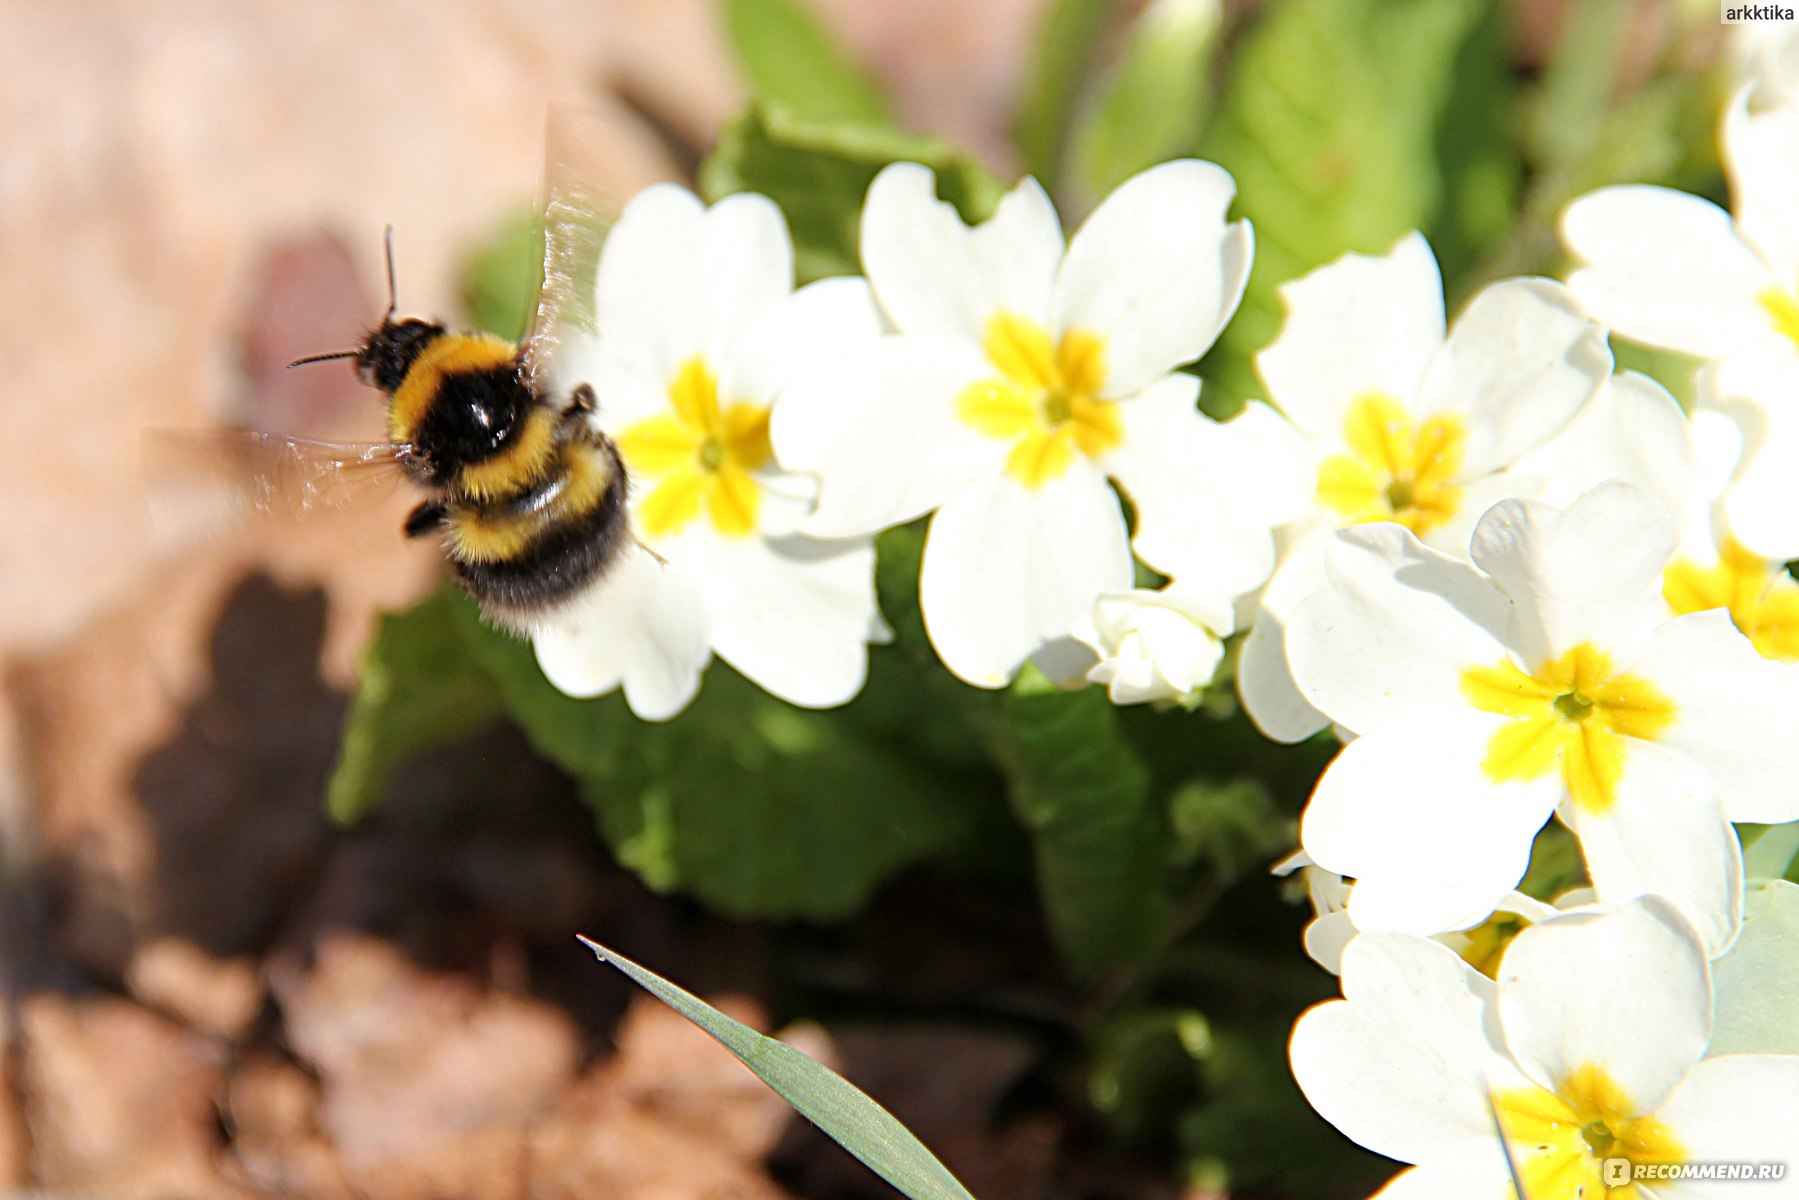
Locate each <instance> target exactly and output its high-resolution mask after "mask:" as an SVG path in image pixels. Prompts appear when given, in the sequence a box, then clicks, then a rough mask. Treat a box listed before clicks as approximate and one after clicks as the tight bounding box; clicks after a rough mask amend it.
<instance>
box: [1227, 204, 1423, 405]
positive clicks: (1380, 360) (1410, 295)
mask: <svg viewBox="0 0 1799 1200" xmlns="http://www.w3.org/2000/svg"><path fill="white" fill-rule="evenodd" d="M1280 296H1281V300H1282V301H1283V302H1284V303H1285V304H1286V307H1287V319H1286V321H1285V322H1283V323H1282V325H1281V331H1280V334H1279V336H1277V337H1276V338H1275V339H1274V341H1272V342H1270V343H1269V345H1268V348H1267V349H1265V350H1263V351H1262V352H1261V353H1260V354H1258V355H1256V370H1257V372H1258V373H1259V374H1260V375H1261V377H1262V382H1263V384H1264V385H1265V386H1266V387H1267V389H1268V399H1269V400H1270V401H1271V402H1273V403H1274V404H1275V405H1277V406H1278V407H1279V408H1280V410H1281V411H1282V412H1284V413H1286V414H1287V416H1288V417H1289V418H1291V419H1292V421H1293V423H1294V424H1295V425H1297V426H1299V427H1300V428H1301V429H1303V430H1305V431H1306V432H1307V433H1310V434H1314V435H1317V436H1321V437H1330V438H1337V439H1341V437H1342V424H1343V419H1344V416H1345V415H1346V414H1347V412H1348V410H1349V406H1350V403H1351V402H1352V401H1354V400H1355V399H1356V398H1357V397H1359V396H1364V395H1367V394H1369V393H1380V394H1382V395H1386V396H1391V397H1392V398H1394V399H1395V400H1397V401H1399V403H1401V404H1402V405H1405V406H1406V407H1407V408H1408V409H1409V408H1410V407H1411V406H1412V403H1413V399H1414V397H1415V396H1416V395H1417V393H1418V385H1419V384H1420V383H1421V382H1422V381H1423V379H1424V372H1425V369H1426V368H1427V367H1428V366H1429V365H1430V360H1431V357H1432V355H1434V354H1436V352H1437V350H1438V348H1439V347H1441V346H1442V344H1443V277H1442V275H1441V274H1439V273H1438V271H1437V260H1436V258H1435V256H1433V255H1432V254H1431V251H1430V243H1428V242H1426V241H1425V240H1424V236H1423V235H1422V234H1418V233H1410V234H1407V235H1406V236H1405V237H1403V238H1401V239H1400V241H1399V243H1398V244H1397V245H1395V246H1394V247H1393V249H1392V250H1390V251H1388V252H1387V253H1386V254H1383V255H1365V254H1345V255H1344V256H1343V257H1342V258H1339V259H1338V260H1337V261H1335V262H1333V263H1330V264H1328V265H1326V266H1322V267H1319V268H1318V269H1317V270H1315V271H1313V272H1312V273H1311V274H1309V275H1306V276H1304V277H1303V278H1300V279H1296V280H1294V281H1293V282H1291V283H1284V284H1282V285H1281V287H1280Z"/></svg>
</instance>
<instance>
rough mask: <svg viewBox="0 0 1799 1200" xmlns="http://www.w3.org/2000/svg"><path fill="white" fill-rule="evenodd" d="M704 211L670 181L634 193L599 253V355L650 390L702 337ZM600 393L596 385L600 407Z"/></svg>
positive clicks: (671, 372)
mask: <svg viewBox="0 0 1799 1200" xmlns="http://www.w3.org/2000/svg"><path fill="white" fill-rule="evenodd" d="M705 225H706V210H705V207H704V205H702V204H701V203H700V201H699V198H698V197H697V196H695V195H694V194H693V193H692V192H689V191H688V190H687V189H686V188H683V187H678V186H676V185H675V184H672V183H662V184H656V185H655V186H653V187H649V188H646V189H644V190H643V191H641V192H639V193H638V194H637V195H636V196H635V197H634V198H633V199H632V200H631V202H630V203H629V204H627V205H625V211H624V212H623V213H621V214H619V218H618V223H617V224H615V225H614V226H613V227H612V231H611V233H610V234H608V235H607V238H606V243H605V247H604V249H603V250H602V251H601V254H600V265H599V273H598V279H597V292H596V319H597V321H598V325H599V330H600V339H601V341H600V346H601V349H602V352H604V353H606V354H607V355H609V356H611V357H613V359H614V360H615V362H618V363H622V364H625V365H624V366H622V367H615V368H614V369H615V370H624V371H627V372H628V373H631V374H635V375H636V376H638V377H640V378H641V379H642V380H644V381H646V383H647V384H648V385H650V386H653V387H654V388H655V390H657V391H660V388H661V386H662V384H663V383H664V381H666V380H668V379H672V378H673V377H674V373H675V371H676V370H677V369H678V368H679V367H680V365H681V364H682V363H683V362H684V361H686V360H687V359H689V358H691V357H692V356H693V355H695V354H697V353H699V352H700V349H701V347H702V345H703V344H704V341H705V322H704V321H703V320H702V319H701V316H700V312H701V308H700V304H701V297H702V294H703V293H704V291H705V280H704V277H703V274H702V263H701V258H700V254H699V247H700V245H701V243H702V241H703V239H704V237H705ZM605 395H606V391H605V390H602V392H601V396H602V406H604V405H605V403H606V402H605V400H604V397H605Z"/></svg>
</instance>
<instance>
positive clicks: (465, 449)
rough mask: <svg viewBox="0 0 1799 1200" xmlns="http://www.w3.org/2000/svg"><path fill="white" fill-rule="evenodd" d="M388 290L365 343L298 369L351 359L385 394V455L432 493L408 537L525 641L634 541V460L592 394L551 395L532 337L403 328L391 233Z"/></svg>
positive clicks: (417, 325)
mask: <svg viewBox="0 0 1799 1200" xmlns="http://www.w3.org/2000/svg"><path fill="white" fill-rule="evenodd" d="M388 286H389V301H390V302H389V307H388V311H387V313H386V315H385V316H383V317H382V320H381V324H380V325H379V326H378V327H377V328H376V329H375V330H374V331H373V332H372V333H370V334H369V335H368V337H367V338H366V339H365V340H364V342H363V343H362V345H361V346H360V347H358V348H357V349H355V350H344V351H336V352H333V353H330V354H319V355H313V356H311V357H308V358H303V359H299V360H297V361H296V362H294V363H293V364H291V365H293V366H300V365H303V364H306V363H314V362H324V361H328V360H331V359H338V358H353V359H354V360H355V366H356V374H357V377H358V378H359V379H361V380H362V382H363V383H365V384H367V385H368V386H370V387H373V388H377V389H379V390H380V391H381V392H383V393H385V394H386V396H387V436H388V441H387V447H388V451H387V455H386V457H389V458H390V459H391V460H392V461H393V462H394V463H397V464H398V466H400V467H401V468H402V469H403V470H404V471H405V473H406V475H407V476H408V477H409V478H410V479H411V481H412V482H413V483H414V484H415V485H417V486H418V487H419V488H421V489H423V490H424V491H425V493H426V496H425V499H423V500H422V501H421V502H420V503H419V504H418V506H417V507H415V508H414V509H413V510H412V513H411V515H409V516H408V517H407V518H406V523H405V527H404V528H405V533H406V535H407V536H408V537H424V536H428V535H432V534H436V535H438V536H440V537H441V538H442V541H443V546H444V552H445V555H446V557H447V558H448V559H449V562H450V566H451V568H452V569H453V570H454V572H455V574H456V578H457V580H458V582H460V583H461V584H462V586H463V587H464V588H466V589H467V590H468V592H469V593H470V594H471V595H472V596H474V598H475V599H476V600H477V601H479V602H480V605H481V608H482V611H483V613H484V614H485V615H486V616H487V617H488V619H489V620H492V621H494V622H495V623H496V624H500V625H504V626H507V627H509V628H512V629H514V630H518V631H520V632H529V631H530V630H531V628H532V627H533V626H535V625H536V624H537V623H539V622H540V620H541V619H542V618H543V617H544V616H545V615H546V614H548V613H550V612H553V611H555V610H556V609H557V608H559V607H561V606H562V605H564V604H566V603H567V602H568V601H569V600H571V599H573V598H574V597H575V596H577V595H579V594H580V593H582V592H584V591H585V590H586V589H587V588H588V587H589V586H590V585H592V584H593V583H594V582H595V581H597V580H598V579H599V578H600V577H601V576H602V575H603V574H604V573H605V571H606V569H607V567H609V566H610V565H611V564H612V563H613V562H614V561H616V559H617V557H618V555H619V554H620V552H621V551H622V550H623V549H624V548H625V547H626V546H627V545H628V544H629V543H630V542H631V540H632V539H631V536H630V533H629V522H628V519H627V517H626V503H625V500H626V491H627V487H628V482H627V475H626V472H625V464H624V462H623V460H622V459H621V458H620V457H619V453H618V448H617V446H615V445H614V444H613V442H612V439H611V438H609V437H607V436H606V435H605V434H604V433H603V432H601V431H600V428H599V426H598V424H597V423H596V422H595V420H594V412H595V407H596V403H595V397H594V393H593V389H592V387H591V386H589V385H588V384H585V383H582V384H579V385H576V386H574V387H572V388H570V389H568V390H567V391H566V392H563V393H560V394H558V393H556V392H554V391H552V390H551V386H550V385H549V384H548V382H547V381H546V378H545V373H544V372H543V371H542V370H541V369H540V366H539V363H538V362H537V361H536V356H537V354H538V352H539V350H540V343H539V342H538V341H537V340H536V339H527V341H526V342H524V343H523V344H519V345H515V344H514V343H512V342H508V341H505V340H504V339H501V338H497V337H493V336H491V335H488V334H480V333H457V332H452V331H450V330H449V329H447V328H446V327H444V326H443V325H440V324H438V323H436V322H433V321H426V320H422V319H419V318H417V317H406V318H403V319H400V320H395V319H394V307H395V306H394V304H393V302H392V298H393V293H394V289H393V254H392V244H391V235H390V239H389V247H388ZM288 445H289V446H290V447H293V446H297V445H300V444H299V443H293V442H289V443H288ZM313 445H322V444H318V443H314V444H313ZM290 452H292V451H290ZM327 453H329V451H327ZM377 457H380V456H377Z"/></svg>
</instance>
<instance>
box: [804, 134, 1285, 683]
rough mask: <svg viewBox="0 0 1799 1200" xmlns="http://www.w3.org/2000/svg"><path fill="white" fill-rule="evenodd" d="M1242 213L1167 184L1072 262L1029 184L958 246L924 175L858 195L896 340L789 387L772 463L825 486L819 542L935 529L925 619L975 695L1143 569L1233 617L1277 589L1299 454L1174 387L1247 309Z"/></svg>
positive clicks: (1090, 236)
mask: <svg viewBox="0 0 1799 1200" xmlns="http://www.w3.org/2000/svg"><path fill="white" fill-rule="evenodd" d="M1234 190H1235V189H1234V184H1233V183H1232V181H1231V178H1230V176H1229V175H1228V174H1226V173H1225V172H1224V171H1223V170H1222V169H1221V168H1219V167H1216V166H1214V165H1212V164H1210V163H1203V162H1195V161H1181V162H1172V163H1164V164H1163V165H1161V166H1158V167H1153V168H1151V169H1150V170H1148V171H1145V172H1143V173H1142V174H1140V175H1138V176H1136V177H1135V178H1133V179H1131V180H1128V181H1127V182H1125V183H1124V184H1123V185H1122V186H1120V187H1119V188H1118V190H1117V191H1115V192H1113V193H1112V194H1111V195H1110V196H1109V197H1107V199H1106V200H1105V201H1104V202H1103V203H1102V204H1101V205H1100V206H1099V207H1098V208H1097V209H1096V210H1095V211H1094V213H1093V215H1092V216H1091V217H1089V218H1088V219H1087V222H1086V223H1085V224H1084V225H1083V226H1082V227H1081V228H1080V230H1079V231H1078V232H1076V233H1075V235H1074V237H1073V238H1072V239H1071V240H1070V241H1069V243H1068V244H1067V246H1066V247H1064V245H1063V239H1062V229H1061V225H1060V222H1059V221H1058V219H1057V217H1056V213H1055V210H1054V208H1053V207H1051V205H1050V202H1049V198H1048V197H1047V196H1046V195H1045V194H1044V192H1043V189H1042V188H1041V187H1039V186H1038V185H1037V183H1036V182H1035V181H1034V180H1029V179H1027V180H1025V181H1024V182H1022V183H1020V184H1019V185H1018V186H1017V187H1016V188H1014V189H1013V190H1012V192H1011V193H1010V194H1009V195H1007V196H1006V197H1005V199H1004V200H1003V201H1002V202H1001V203H1000V205H999V208H998V210H997V211H996V212H995V213H994V215H993V217H992V219H991V220H989V221H987V222H986V223H984V224H982V225H980V226H978V227H975V228H972V229H971V228H969V227H968V226H966V225H964V224H963V223H962V221H961V219H960V218H959V217H958V216H957V215H956V213H955V210H954V209H952V208H951V207H950V206H949V205H947V204H944V203H942V202H940V201H938V200H937V199H936V197H935V195H934V194H933V179H932V175H931V172H930V171H929V170H927V169H926V168H925V167H922V166H920V165H918V164H916V163H898V164H895V165H893V166H891V167H888V168H887V169H886V170H884V171H882V172H881V174H880V175H879V176H878V177H877V178H876V179H875V181H874V183H873V185H872V186H871V187H870V188H869V192H868V199H867V202H866V205H865V207H864V209H863V213H862V263H863V267H864V269H865V270H866V272H867V274H868V281H869V284H870V286H871V287H872V288H873V290H874V294H875V297H876V299H877V300H878V302H879V304H880V307H881V309H882V311H883V312H884V313H885V315H886V317H887V320H888V322H889V323H890V325H891V326H892V328H893V329H895V330H897V331H898V332H897V333H896V334H894V335H893V336H891V337H889V338H887V339H886V340H885V342H884V343H883V344H882V345H881V346H880V347H879V348H877V349H876V350H875V351H873V352H871V353H863V354H859V355H857V356H856V357H855V358H853V359H849V358H847V357H843V358H840V359H839V360H838V364H837V368H836V369H833V370H819V371H814V372H810V373H809V374H808V376H807V378H806V379H805V380H804V381H802V382H799V383H796V384H795V385H794V386H792V387H790V388H789V389H788V391H787V392H786V394H785V395H784V396H783V398H782V402H781V404H780V406H779V407H778V408H777V410H776V412H775V418H774V429H773V437H774V445H775V450H776V453H777V454H778V455H779V457H780V460H781V462H782V463H783V464H785V465H786V466H788V467H791V468H794V469H798V470H805V471H809V472H812V473H814V474H815V475H816V476H817V477H818V478H819V480H820V493H819V500H818V507H817V510H816V511H815V512H813V514H812V515H811V516H810V517H809V518H808V519H807V521H806V522H805V524H804V525H803V528H804V529H805V530H806V531H808V532H810V533H814V534H817V535H820V536H828V537H847V536H853V535H860V534H867V533H869V532H871V531H874V530H878V529H881V528H883V527H885V526H888V525H893V524H898V523H900V522H904V521H909V520H912V519H913V518H915V517H918V516H920V515H922V514H924V513H926V512H930V511H931V510H933V509H935V510H936V512H935V515H934V516H933V517H932V519H931V526H930V531H929V535H928V537H927V540H926V544H925V549H924V559H923V564H922V566H921V568H920V578H919V601H920V605H921V607H922V609H923V613H924V620H925V627H926V629H927V631H928V632H929V634H930V637H931V642H932V644H933V645H934V646H935V647H936V649H937V653H938V654H939V656H941V658H942V659H943V661H944V663H945V665H947V666H948V667H949V668H950V670H951V671H953V672H955V673H956V675H958V676H959V677H961V678H962V679H964V680H966V681H967V682H969V683H973V684H976V685H978V686H982V687H999V686H1002V685H1004V684H1005V683H1006V682H1007V681H1008V680H1010V679H1011V678H1012V677H1013V675H1014V674H1015V673H1016V672H1017V671H1018V668H1019V666H1020V665H1021V664H1022V663H1023V662H1024V661H1025V660H1026V659H1027V658H1029V657H1030V656H1031V655H1032V654H1034V653H1036V652H1037V651H1038V650H1039V649H1041V648H1042V647H1043V646H1045V645H1046V644H1047V643H1050V642H1051V641H1053V640H1054V639H1058V638H1065V637H1066V636H1067V635H1068V634H1069V632H1070V631H1071V630H1072V629H1073V628H1074V627H1075V625H1076V623H1077V622H1079V621H1080V620H1081V619H1082V618H1083V617H1085V616H1087V615H1088V613H1089V612H1090V610H1091V609H1092V606H1093V602H1094V597H1096V596H1098V595H1100V594H1101V593H1105V592H1119V591H1124V590H1125V589H1128V588H1129V587H1130V586H1131V574H1132V568H1131V551H1132V549H1133V548H1134V549H1135V550H1136V553H1137V555H1138V557H1140V558H1142V560H1143V561H1144V562H1146V563H1148V564H1150V565H1151V566H1153V567H1155V568H1156V569H1157V570H1159V571H1161V572H1162V573H1163V574H1165V575H1171V576H1178V577H1180V578H1181V580H1182V583H1183V585H1184V586H1185V587H1186V588H1188V589H1189V590H1190V591H1193V592H1195V593H1196V594H1197V593H1198V592H1199V591H1200V590H1203V591H1204V593H1205V594H1206V595H1207V596H1208V597H1216V598H1218V599H1219V600H1221V601H1225V602H1228V601H1229V600H1230V599H1232V598H1234V597H1235V596H1237V595H1239V594H1241V593H1243V592H1245V591H1248V590H1251V589H1253V588H1255V587H1257V586H1259V585H1260V584H1261V582H1262V581H1263V580H1264V579H1265V578H1266V577H1267V575H1268V572H1269V570H1270V569H1271V568H1272V567H1273V565H1274V547H1273V541H1272V538H1271V535H1270V528H1271V527H1272V526H1273V525H1274V524H1276V523H1278V522H1279V521H1281V520H1284V519H1286V518H1287V517H1288V516H1290V515H1292V512H1293V510H1294V508H1295V506H1296V504H1297V501H1298V497H1299V479H1298V475H1297V472H1296V470H1295V469H1294V466H1295V459H1294V456H1293V454H1292V453H1291V449H1292V448H1291V444H1290V441H1289V440H1288V439H1289V437H1290V435H1288V434H1287V432H1286V431H1285V430H1284V429H1283V428H1282V423H1281V422H1280V420H1279V418H1278V417H1276V416H1275V414H1273V413H1272V412H1270V411H1268V410H1267V409H1266V408H1264V407H1262V406H1259V405H1252V406H1251V407H1250V409H1249V410H1248V411H1246V412H1245V413H1243V414H1242V415H1240V416H1239V417H1238V418H1236V419H1235V420H1233V421H1230V422H1228V423H1225V424H1222V425H1221V424H1218V423H1216V422H1213V421H1211V420H1209V419H1207V418H1206V417H1204V416H1203V415H1202V414H1200V413H1199V411H1198V410H1197V409H1196V408H1195V403H1194V402H1195V398H1196V397H1197V395H1198V390H1199V381H1198V380H1197V379H1196V378H1194V377H1193V376H1191V375H1187V374H1182V373H1179V372H1177V371H1176V370H1175V368H1176V367H1178V366H1180V365H1181V364H1183V363H1189V362H1192V361H1193V360H1194V359H1196V358H1198V357H1199V356H1200V355H1201V354H1203V353H1204V352H1205V350H1206V349H1207V348H1208V347H1209V346H1211V344H1212V342H1213V341H1214V340H1215V339H1216V337H1217V336H1218V332H1219V330H1220V329H1221V328H1222V327H1223V326H1224V323H1225V321H1226V320H1228V319H1229V317H1230V315H1231V313H1232V312H1233V311H1235V309H1236V307H1237V301H1238V300H1239V298H1240V297H1241V296H1242V292H1243V286H1244V282H1245V280H1246V279H1247V277H1248V274H1249V264H1250V255H1251V250H1252V241H1251V237H1250V231H1249V227H1248V225H1247V224H1246V223H1244V222H1241V221H1239V222H1237V223H1235V224H1229V223H1227V222H1226V221H1225V219H1224V215H1225V210H1226V208H1227V207H1228V206H1229V205H1230V202H1231V198H1232V195H1233V193H1234ZM1112 482H1116V483H1117V484H1118V485H1119V487H1121V488H1122V489H1123V491H1124V492H1125V493H1126V494H1127V495H1128V496H1129V498H1130V501H1131V503H1132V505H1133V506H1134V508H1135V511H1136V519H1137V524H1136V532H1135V536H1134V538H1128V540H1127V529H1126V525H1125V519H1124V513H1123V510H1122V508H1121V507H1120V504H1119V500H1118V496H1117V495H1116V494H1115V493H1114V492H1113V490H1112V486H1111V484H1112Z"/></svg>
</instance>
